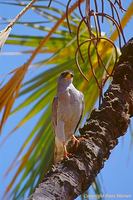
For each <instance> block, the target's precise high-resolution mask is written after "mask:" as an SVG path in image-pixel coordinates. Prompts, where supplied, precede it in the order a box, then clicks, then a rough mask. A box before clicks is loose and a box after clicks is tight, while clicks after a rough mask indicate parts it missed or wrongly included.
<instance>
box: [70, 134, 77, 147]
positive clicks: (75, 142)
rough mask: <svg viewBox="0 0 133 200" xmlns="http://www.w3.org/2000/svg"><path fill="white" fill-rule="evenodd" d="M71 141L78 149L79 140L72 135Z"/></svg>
mask: <svg viewBox="0 0 133 200" xmlns="http://www.w3.org/2000/svg"><path fill="white" fill-rule="evenodd" d="M72 140H73V143H74V144H75V145H76V147H78V145H79V140H78V139H77V138H76V137H75V135H72Z"/></svg>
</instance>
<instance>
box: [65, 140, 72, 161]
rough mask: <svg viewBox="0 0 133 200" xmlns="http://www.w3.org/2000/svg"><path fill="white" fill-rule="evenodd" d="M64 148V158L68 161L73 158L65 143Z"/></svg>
mask: <svg viewBox="0 0 133 200" xmlns="http://www.w3.org/2000/svg"><path fill="white" fill-rule="evenodd" d="M63 147H64V158H66V159H68V158H69V156H71V154H70V153H68V151H67V149H66V144H65V142H63Z"/></svg>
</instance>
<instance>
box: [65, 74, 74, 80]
mask: <svg viewBox="0 0 133 200" xmlns="http://www.w3.org/2000/svg"><path fill="white" fill-rule="evenodd" d="M65 78H66V79H68V80H69V79H71V78H73V74H72V73H68V74H67V75H66V76H65Z"/></svg>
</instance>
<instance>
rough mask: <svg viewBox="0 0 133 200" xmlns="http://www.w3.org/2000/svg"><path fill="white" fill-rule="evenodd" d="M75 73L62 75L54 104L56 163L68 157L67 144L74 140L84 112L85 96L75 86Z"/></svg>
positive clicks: (66, 72)
mask: <svg viewBox="0 0 133 200" xmlns="http://www.w3.org/2000/svg"><path fill="white" fill-rule="evenodd" d="M73 76H74V75H73V73H72V72H71V71H69V70H67V71H64V72H62V73H61V74H60V76H59V78H58V82H57V96H55V97H54V100H53V104H52V125H53V129H54V133H55V153H54V163H57V162H58V161H60V160H61V159H63V158H64V157H67V150H66V144H67V142H68V141H69V140H70V139H71V138H73V140H74V142H77V139H76V137H75V136H74V134H75V132H76V130H77V128H78V126H79V123H80V121H81V118H82V115H83V110H84V95H83V93H82V92H80V91H79V90H77V89H76V88H75V87H74V85H73V83H72V82H73Z"/></svg>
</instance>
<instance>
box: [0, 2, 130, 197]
mask: <svg viewBox="0 0 133 200" xmlns="http://www.w3.org/2000/svg"><path fill="white" fill-rule="evenodd" d="M0 2H1V0H0ZM130 2H131V0H126V1H124V8H126V7H127V5H129V3H130ZM21 9H22V8H20V7H16V6H7V5H2V4H0V16H3V17H7V18H8V19H11V18H13V17H15V16H16V15H17V14H18V12H19V11H20V10H21ZM31 14H32V11H28V12H27V13H26V14H25V15H24V16H23V17H22V20H23V21H24V20H25V21H26V20H27V21H31V20H36V14H34V16H35V18H34V19H31V18H30V17H31ZM4 27H5V25H2V24H0V30H2V29H3V28H4ZM105 28H106V27H105ZM12 33H15V34H22V33H23V34H29V35H38V34H39V35H42V36H43V35H44V33H43V32H40V31H37V30H36V31H35V30H34V29H32V28H31V29H27V28H26V27H24V26H20V25H15V26H14V28H13V30H12ZM124 33H125V35H126V39H127V40H128V39H130V38H131V37H132V36H133V35H132V34H133V19H132V20H131V21H130V23H129V24H128V25H127V26H126V28H125V30H124ZM27 49H28V48H27ZM19 50H23V48H22V47H20V46H10V45H5V46H4V48H3V49H2V53H1V55H0V80H2V79H3V77H5V74H6V73H8V72H10V71H11V70H12V69H14V68H16V67H18V66H21V65H22V64H23V63H24V61H26V60H27V58H28V55H26V56H24V55H17V56H9V55H6V54H5V55H4V53H6V52H12V51H19ZM38 59H39V58H38V57H37V58H36V61H37V60H38ZM40 70H41V69H40ZM38 72H39V70H38ZM35 73H36V72H35V71H34V70H33V71H32V72H29V76H30V77H32V76H34V74H35ZM37 117H38V116H36V118H35V119H33V120H32V122H30V123H32V124H27V125H26V126H24V128H22V129H21V130H20V131H18V132H17V134H14V135H12V136H11V137H10V138H9V139H8V140H7V142H6V143H5V144H4V145H3V146H0V200H2V195H3V192H4V190H5V188H6V186H7V184H8V183H9V181H10V180H11V177H12V175H13V173H14V170H13V171H12V172H11V173H10V174H9V175H8V177H6V178H5V177H4V176H3V175H4V173H5V171H6V169H7V168H8V167H9V165H10V163H11V161H12V160H13V159H14V157H15V155H16V154H17V152H18V150H19V149H20V147H21V145H22V144H23V142H24V141H25V139H26V138H27V130H28V131H29V129H32V127H33V126H34V123H35V120H37ZM21 118H22V116H21V114H19V115H18V117H17V118H16V119H15V120H14V118H13V117H11V118H10V119H9V120H8V122H7V124H6V126H5V127H4V129H3V132H2V135H1V136H0V143H1V141H2V140H3V139H4V138H5V136H6V135H7V133H9V131H10V130H11V129H12V127H13V126H14V124H16V123H17V122H18V121H19V120H20V119H21ZM132 139H133V138H132V137H131V131H129V129H128V131H127V133H126V135H125V136H124V137H121V138H119V144H118V145H117V146H116V148H115V149H114V150H112V153H111V155H110V158H109V160H107V161H106V162H105V166H104V168H103V169H102V170H101V172H100V174H99V176H98V177H99V180H100V183H101V185H102V191H103V194H104V197H105V200H107V199H111V200H112V199H123V200H125V199H133V146H132V144H131V141H132ZM90 194H91V195H92V196H90V199H96V198H95V196H93V194H94V192H93V191H92V189H90ZM117 195H122V196H121V198H120V196H117ZM125 195H127V197H126V196H125ZM77 199H79V198H77Z"/></svg>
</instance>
